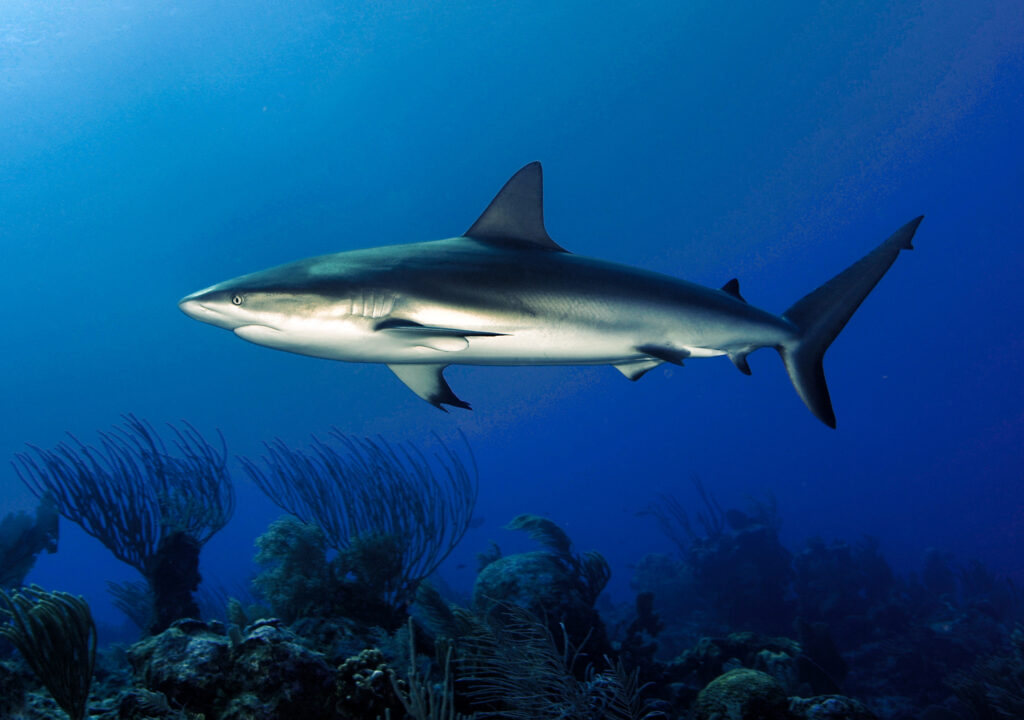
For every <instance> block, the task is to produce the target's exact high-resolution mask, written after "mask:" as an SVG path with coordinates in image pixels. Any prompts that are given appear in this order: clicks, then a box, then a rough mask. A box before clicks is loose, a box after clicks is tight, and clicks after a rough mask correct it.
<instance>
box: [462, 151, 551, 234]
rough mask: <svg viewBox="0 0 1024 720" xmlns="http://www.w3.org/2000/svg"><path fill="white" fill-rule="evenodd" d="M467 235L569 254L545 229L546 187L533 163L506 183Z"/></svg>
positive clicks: (537, 164)
mask: <svg viewBox="0 0 1024 720" xmlns="http://www.w3.org/2000/svg"><path fill="white" fill-rule="evenodd" d="M465 234H466V236H467V237H471V238H476V239H477V240H487V241H491V242H496V243H504V244H512V245H518V246H520V247H530V248H534V249H537V250H553V251H555V252H566V250H565V248H563V247H562V246H560V245H559V244H558V243H556V242H555V241H554V240H552V239H551V238H550V237H549V236H548V232H547V230H545V229H544V184H543V178H542V175H541V169H540V163H539V162H532V163H530V164H529V165H527V166H526V167H524V168H523V169H521V170H520V171H519V172H517V173H516V174H515V175H513V176H512V177H511V179H510V180H509V181H508V182H507V183H505V187H503V188H502V189H501V190H500V191H499V192H498V194H497V195H495V196H494V199H493V200H491V204H490V205H488V206H487V209H486V210H484V212H483V215H481V216H480V217H479V218H477V221H476V222H475V223H473V226H472V227H471V228H470V229H469V230H467V231H466V233H465Z"/></svg>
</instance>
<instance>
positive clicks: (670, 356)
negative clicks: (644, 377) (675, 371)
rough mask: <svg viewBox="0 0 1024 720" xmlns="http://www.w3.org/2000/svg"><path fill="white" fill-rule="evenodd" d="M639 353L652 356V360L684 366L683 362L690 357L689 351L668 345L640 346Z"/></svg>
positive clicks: (638, 347)
mask: <svg viewBox="0 0 1024 720" xmlns="http://www.w3.org/2000/svg"><path fill="white" fill-rule="evenodd" d="M637 351H638V352H642V353H643V354H644V355H650V356H651V357H652V358H657V359H658V360H664V361H665V362H669V363H672V364H673V365H682V364H683V360H685V359H686V358H688V357H690V351H689V350H680V349H679V348H674V347H668V346H667V345H639V346H637Z"/></svg>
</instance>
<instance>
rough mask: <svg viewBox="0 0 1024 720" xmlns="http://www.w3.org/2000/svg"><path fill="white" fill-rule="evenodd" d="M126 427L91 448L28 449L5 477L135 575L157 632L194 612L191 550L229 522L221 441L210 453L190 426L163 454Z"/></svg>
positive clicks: (152, 439)
mask: <svg viewBox="0 0 1024 720" xmlns="http://www.w3.org/2000/svg"><path fill="white" fill-rule="evenodd" d="M125 420H126V422H125V425H124V427H119V428H116V429H115V430H114V431H113V432H109V433H100V444H99V447H92V446H89V445H85V444H83V443H81V442H80V441H78V440H77V439H76V438H75V437H73V436H72V437H71V442H70V443H69V442H62V443H60V444H59V445H57V447H56V448H54V449H53V450H44V449H42V448H38V447H35V446H29V447H30V452H26V453H19V454H18V455H17V456H16V458H15V461H14V468H15V471H16V472H17V473H18V476H19V477H20V478H21V480H22V481H23V482H24V483H25V485H27V486H28V488H29V489H30V490H31V491H32V492H33V493H35V495H36V496H37V497H40V498H42V497H44V496H50V497H52V498H53V500H54V502H55V503H56V506H57V509H58V511H59V512H60V514H61V515H63V516H64V517H66V518H68V519H69V520H72V521H74V522H76V523H78V524H79V525H80V526H81V527H82V529H83V530H85V531H86V532H87V533H89V534H90V535H92V536H93V537H95V538H96V539H98V540H99V541H100V542H102V543H103V544H104V545H106V546H107V548H108V549H110V551H111V552H113V553H114V555H115V556H116V557H118V558H119V559H120V560H123V561H124V562H126V563H128V564H129V565H131V566H132V567H134V568H135V569H137V570H138V571H139V572H140V573H142V575H143V576H144V577H145V578H146V580H147V582H148V583H149V585H150V587H151V589H152V590H153V591H154V596H155V609H156V616H157V626H155V627H154V630H160V629H163V628H164V627H166V626H167V625H168V624H169V623H170V621H171V620H173V619H174V616H177V617H181V616H182V613H184V614H190V613H192V612H193V610H194V606H195V603H194V602H192V601H191V596H190V593H191V591H192V590H194V589H195V585H196V584H198V581H199V575H198V555H199V548H200V547H201V546H202V545H203V544H204V543H205V542H206V541H207V540H209V539H210V538H211V537H212V536H213V535H214V534H215V533H216V532H217V531H219V530H220V529H221V528H222V527H224V525H225V524H226V523H227V521H228V519H229V518H230V517H231V514H232V512H233V511H234V502H235V495H234V488H233V486H232V484H231V480H230V477H229V475H228V471H227V465H226V455H227V453H226V449H225V448H224V446H223V438H221V448H220V449H219V450H218V449H217V448H215V447H213V446H212V445H210V444H209V443H208V442H206V440H204V439H203V437H202V436H201V435H200V434H199V432H198V431H196V430H195V428H193V427H192V426H190V425H186V426H185V427H184V429H179V428H175V427H173V426H172V427H171V430H172V432H173V434H174V441H173V448H174V449H175V450H176V451H177V452H176V453H175V454H172V453H171V452H170V451H169V449H168V447H167V445H166V444H165V443H164V441H163V440H162V439H161V438H160V437H159V436H158V435H157V434H156V432H155V431H154V430H153V428H152V427H151V426H150V425H149V424H147V423H145V422H143V421H141V420H139V419H137V418H135V417H133V416H127V417H126V418H125ZM172 571H173V572H172ZM169 573H171V574H173V575H174V577H170V575H169ZM183 586H187V587H185V589H184V590H183V589H182V587H183Z"/></svg>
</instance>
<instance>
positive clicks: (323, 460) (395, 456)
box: [241, 430, 477, 607]
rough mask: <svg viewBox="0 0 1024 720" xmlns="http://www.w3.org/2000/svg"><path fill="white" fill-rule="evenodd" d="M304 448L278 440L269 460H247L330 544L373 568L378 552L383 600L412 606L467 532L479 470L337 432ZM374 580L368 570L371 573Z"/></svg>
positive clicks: (454, 458) (446, 453) (448, 456)
mask: <svg viewBox="0 0 1024 720" xmlns="http://www.w3.org/2000/svg"><path fill="white" fill-rule="evenodd" d="M330 438H331V439H332V440H333V441H334V443H333V444H328V443H326V442H323V441H321V440H319V439H317V438H314V439H313V444H312V446H311V447H310V448H309V449H308V450H306V451H302V450H294V449H292V448H289V447H288V446H286V445H285V444H284V443H283V442H281V441H280V440H278V441H275V442H273V443H269V444H267V445H266V449H267V455H266V456H264V457H263V458H262V463H256V462H254V461H252V460H248V459H246V458H241V462H242V465H243V467H244V468H245V470H246V472H248V474H249V476H250V477H252V479H253V481H254V482H255V483H256V484H257V485H258V486H259V487H260V489H261V490H263V492H265V493H266V494H267V495H268V496H269V497H270V499H271V500H273V501H274V502H275V503H276V504H277V505H278V506H279V507H281V508H283V509H284V510H286V511H287V512H289V513H291V514H292V515H295V516H296V517H298V518H299V519H300V520H302V521H303V522H306V523H312V524H315V525H316V526H318V527H319V528H320V529H321V530H323V533H324V537H325V540H326V542H327V545H328V547H330V548H331V549H333V550H335V551H337V552H338V553H339V554H340V555H341V556H342V557H348V558H349V560H350V561H351V562H352V565H353V566H352V567H351V568H350V570H351V572H353V573H354V574H356V575H359V574H360V573H361V572H364V571H366V570H367V568H365V567H362V566H361V565H360V563H362V565H365V564H366V563H363V562H362V560H360V559H359V558H366V557H370V556H373V555H376V557H377V559H376V560H375V561H374V563H373V565H374V566H375V567H376V568H377V569H378V570H379V569H380V568H381V567H383V565H385V564H388V563H390V564H391V565H390V567H391V569H390V572H388V573H383V574H386V575H389V577H383V576H380V575H383V574H382V573H376V574H377V575H378V576H376V577H367V578H365V579H366V580H367V581H368V582H371V583H374V584H377V585H379V590H380V595H381V597H382V598H384V599H385V600H386V601H387V602H388V603H389V604H391V605H392V606H394V607H404V606H405V605H406V604H408V603H409V602H410V601H411V600H412V597H413V595H414V593H415V591H416V587H417V585H418V584H419V583H420V581H421V580H422V579H423V578H425V577H427V576H428V575H430V573H432V572H433V571H434V570H435V569H436V568H437V567H438V565H440V564H441V562H442V561H443V560H444V559H445V558H446V557H447V556H448V554H449V553H450V552H451V551H452V550H453V549H454V547H455V546H456V544H458V542H459V540H461V539H462V536H463V535H464V534H465V532H466V530H467V529H468V528H469V522H470V520H471V519H472V516H473V508H474V506H475V505H476V497H477V475H476V467H475V464H474V463H473V462H472V455H470V462H469V465H468V466H467V464H466V463H464V462H463V461H462V459H461V457H460V456H459V455H458V454H456V453H455V452H454V451H452V450H451V449H449V448H447V447H445V446H442V449H441V451H440V452H439V453H438V454H437V455H436V456H435V457H434V459H433V461H431V460H430V459H429V458H428V457H427V456H426V455H424V454H423V453H422V452H421V451H420V450H419V449H418V448H416V447H415V446H413V445H410V444H405V445H392V444H390V443H388V442H386V441H384V440H371V439H358V438H353V437H350V436H348V435H344V434H342V433H340V432H338V431H337V430H335V431H332V432H331V434H330ZM353 551H358V552H356V553H355V555H358V558H357V557H355V556H354V555H353ZM367 574H368V575H369V573H367Z"/></svg>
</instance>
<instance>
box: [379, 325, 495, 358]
mask: <svg viewBox="0 0 1024 720" xmlns="http://www.w3.org/2000/svg"><path fill="white" fill-rule="evenodd" d="M374 330H376V331H377V332H388V333H393V334H395V335H398V336H400V337H402V338H403V339H404V340H405V341H406V342H408V343H409V344H410V345H413V346H417V347H426V348H431V349H433V350H440V351H442V352H458V351H460V350H465V349H466V348H467V347H469V338H471V337H498V336H499V335H503V334H504V333H495V332H483V331H479V330H460V329H458V328H446V327H435V326H432V325H421V324H420V323H418V322H415V321H413V320H405V319H402V318H387V319H386V320H381V321H380V322H379V323H377V325H376V326H375V327H374Z"/></svg>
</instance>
